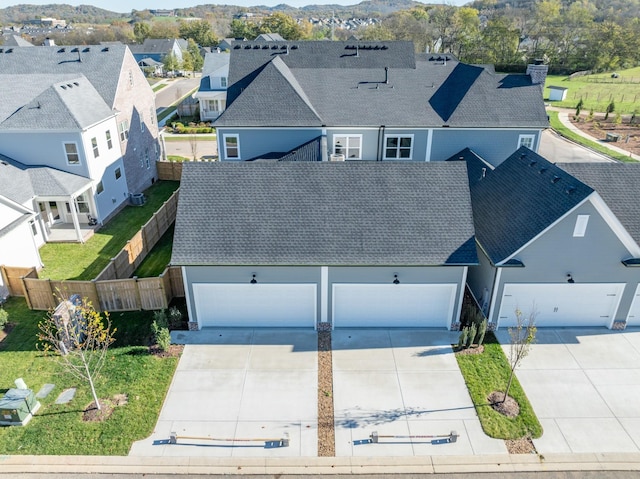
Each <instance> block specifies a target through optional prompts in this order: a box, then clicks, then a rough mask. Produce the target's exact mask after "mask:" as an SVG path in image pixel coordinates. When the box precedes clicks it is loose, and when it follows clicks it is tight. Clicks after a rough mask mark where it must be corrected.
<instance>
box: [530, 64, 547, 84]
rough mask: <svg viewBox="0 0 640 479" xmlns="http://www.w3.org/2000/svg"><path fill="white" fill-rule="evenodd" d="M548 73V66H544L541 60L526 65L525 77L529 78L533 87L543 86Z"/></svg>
mask: <svg viewBox="0 0 640 479" xmlns="http://www.w3.org/2000/svg"><path fill="white" fill-rule="evenodd" d="M548 72H549V65H544V64H543V62H542V60H540V59H536V60H535V61H534V63H532V64H529V65H527V75H529V76H530V77H531V82H532V83H533V84H534V85H544V82H545V80H546V79H547V73H548Z"/></svg>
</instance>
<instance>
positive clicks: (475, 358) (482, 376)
mask: <svg viewBox="0 0 640 479" xmlns="http://www.w3.org/2000/svg"><path fill="white" fill-rule="evenodd" d="M456 359H457V360H458V366H459V367H460V371H461V372H462V375H463V376H464V380H465V382H466V383H467V388H468V389H469V394H471V399H472V401H473V404H474V405H475V407H476V411H477V412H478V417H479V418H480V423H481V424H482V429H483V430H484V432H485V433H486V434H487V435H488V436H490V437H494V438H498V439H519V438H522V437H531V438H537V437H540V436H541V435H542V426H541V425H540V422H539V421H538V418H537V417H536V415H535V413H534V412H533V408H532V407H531V404H529V400H528V399H527V396H526V395H525V393H524V391H523V390H522V387H521V386H520V383H519V382H518V379H517V378H514V379H513V383H512V385H511V390H510V391H509V396H511V397H513V398H514V399H515V400H516V401H517V402H518V404H519V405H520V414H519V415H518V416H516V417H515V418H513V419H510V418H508V417H506V416H503V415H502V414H500V413H499V412H497V411H495V410H493V408H492V407H491V406H490V405H489V403H488V401H487V397H488V396H489V394H491V393H492V392H493V391H504V388H505V387H506V386H507V381H508V379H509V372H510V368H509V362H508V360H507V357H506V356H505V355H504V352H503V351H502V347H501V346H500V343H498V341H497V339H496V338H495V336H494V335H493V334H492V333H487V336H486V338H485V343H484V352H483V353H482V354H467V355H459V354H456ZM525 361H526V359H525Z"/></svg>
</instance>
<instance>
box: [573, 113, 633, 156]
mask: <svg viewBox="0 0 640 479" xmlns="http://www.w3.org/2000/svg"><path fill="white" fill-rule="evenodd" d="M573 117H574V115H571V114H570V115H569V119H570V120H571V123H573V125H574V126H576V127H577V128H579V129H580V130H582V131H583V132H585V133H587V134H589V135H591V136H593V137H594V138H597V139H598V140H600V141H601V142H602V143H605V144H606V143H607V142H606V136H607V133H616V134H618V135H620V140H618V141H616V142H613V143H611V145H614V146H617V147H619V148H622V149H623V150H627V151H629V152H631V153H633V154H635V155H640V125H638V124H637V122H638V121H640V118H638V120H636V122H635V123H634V124H629V119H628V118H627V116H626V115H625V118H624V119H623V122H622V123H620V124H616V121H615V113H611V114H609V118H608V119H607V120H605V119H604V115H602V114H595V115H594V116H593V120H588V116H587V115H586V114H585V113H584V111H583V112H582V114H581V115H580V121H575V120H574V118H573ZM627 137H628V140H627Z"/></svg>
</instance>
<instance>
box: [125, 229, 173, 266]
mask: <svg viewBox="0 0 640 479" xmlns="http://www.w3.org/2000/svg"><path fill="white" fill-rule="evenodd" d="M173 229H174V227H173V225H172V226H171V227H170V228H169V229H168V230H167V231H166V232H165V234H163V235H162V237H161V238H160V239H159V240H158V242H157V243H156V245H155V246H154V247H153V249H152V250H151V251H149V254H148V255H147V257H146V258H145V259H144V261H142V263H140V266H138V268H137V269H136V270H135V271H134V273H133V275H134V276H137V277H138V278H151V277H155V276H160V275H161V274H162V272H163V271H164V270H165V269H166V268H167V266H168V264H169V261H171V250H172V248H173Z"/></svg>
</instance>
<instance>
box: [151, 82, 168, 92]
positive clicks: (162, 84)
mask: <svg viewBox="0 0 640 479" xmlns="http://www.w3.org/2000/svg"><path fill="white" fill-rule="evenodd" d="M166 86H167V84H166V83H160V84H159V85H156V86H154V87H153V91H158V90H162V89H163V88H164V87H166Z"/></svg>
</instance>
